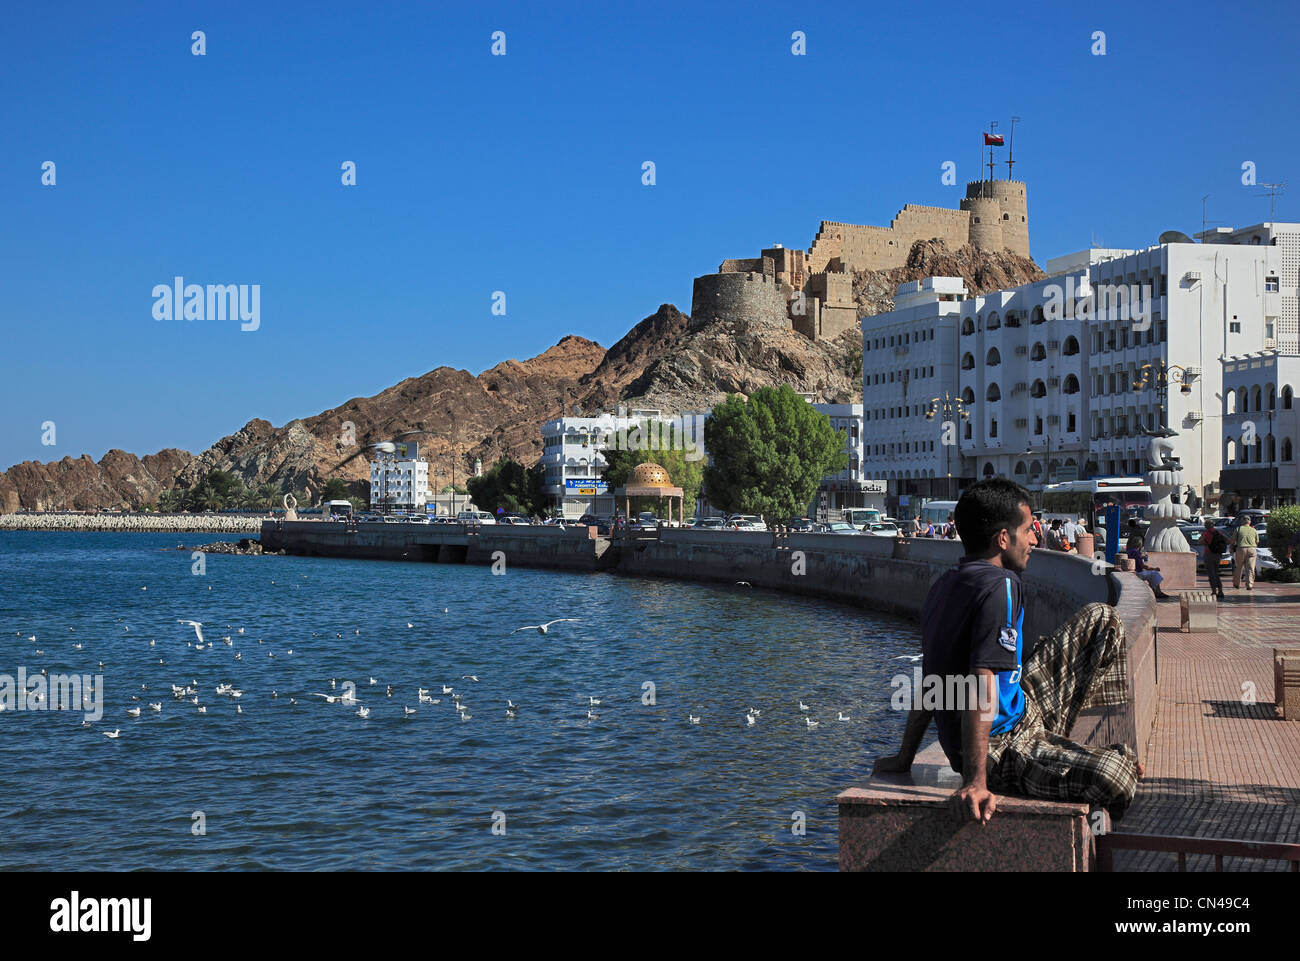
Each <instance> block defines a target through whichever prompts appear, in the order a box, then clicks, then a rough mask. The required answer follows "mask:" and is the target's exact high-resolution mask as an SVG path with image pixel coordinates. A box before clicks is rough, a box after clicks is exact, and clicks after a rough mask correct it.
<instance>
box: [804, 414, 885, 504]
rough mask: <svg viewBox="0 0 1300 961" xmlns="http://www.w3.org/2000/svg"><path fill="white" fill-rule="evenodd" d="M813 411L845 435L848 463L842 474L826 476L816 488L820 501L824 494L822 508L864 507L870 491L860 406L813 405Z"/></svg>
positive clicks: (840, 472) (845, 450)
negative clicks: (824, 417) (827, 418)
mask: <svg viewBox="0 0 1300 961" xmlns="http://www.w3.org/2000/svg"><path fill="white" fill-rule="evenodd" d="M812 406H813V409H814V410H818V411H821V412H822V413H823V414H825V415H826V416H827V417H829V418H830V421H831V427H833V428H834V429H835V430H842V431H844V432H845V435H846V437H845V441H844V453H845V454H847V455H848V458H849V463H848V466H847V467H845V468H844V470H842V471H839V472H837V473H835V474H827V475H826V476H825V477H823V478H822V482H821V484H820V485H819V487H818V495H819V499H821V498H820V495H821V494H825V498H824V501H823V502H824V506H825V507H826V508H827V509H828V510H842V509H843V508H845V507H867V506H868V504H867V500H866V498H867V494H868V491H869V490H871V489H872V485H871V484H870V483H869V478H868V477H867V476H866V475H865V474H864V473H863V467H862V453H863V441H862V405H861V404H813V405H812Z"/></svg>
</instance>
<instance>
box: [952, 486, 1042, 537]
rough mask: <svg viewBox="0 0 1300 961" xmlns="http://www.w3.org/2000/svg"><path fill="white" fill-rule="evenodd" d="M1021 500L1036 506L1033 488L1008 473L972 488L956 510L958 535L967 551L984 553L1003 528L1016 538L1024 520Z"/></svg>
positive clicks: (954, 512) (964, 495)
mask: <svg viewBox="0 0 1300 961" xmlns="http://www.w3.org/2000/svg"><path fill="white" fill-rule="evenodd" d="M1021 504H1024V505H1026V506H1028V507H1033V504H1032V502H1031V501H1030V500H1029V491H1027V490H1025V489H1024V488H1023V487H1021V486H1020V485H1019V484H1017V483H1016V482H1015V481H1013V480H1008V479H1007V478H1005V477H990V478H989V479H988V480H982V481H980V482H979V483H978V484H974V485H972V486H971V487H970V488H968V489H967V491H966V493H964V494H962V495H961V500H959V501H957V507H956V508H955V509H954V510H953V516H954V517H955V518H956V521H957V535H958V536H959V537H960V538H961V544H962V547H964V548H965V549H966V553H967V554H968V555H971V556H983V555H984V554H986V553H987V552H988V550H989V548H990V547H992V546H993V542H994V541H995V540H996V538H997V536H998V533H999V532H1000V531H1002V530H1003V529H1006V530H1007V531H1008V532H1009V533H1010V534H1011V538H1012V540H1014V539H1015V536H1016V535H1015V532H1016V528H1018V527H1019V526H1020V521H1021V513H1020V505H1021Z"/></svg>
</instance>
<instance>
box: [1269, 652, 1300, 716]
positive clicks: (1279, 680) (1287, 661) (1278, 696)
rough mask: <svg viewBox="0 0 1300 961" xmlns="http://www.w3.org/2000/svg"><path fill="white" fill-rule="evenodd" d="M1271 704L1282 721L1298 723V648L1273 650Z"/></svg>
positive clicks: (1299, 697) (1299, 679) (1299, 661)
mask: <svg viewBox="0 0 1300 961" xmlns="http://www.w3.org/2000/svg"><path fill="white" fill-rule="evenodd" d="M1273 702H1274V703H1275V704H1276V705H1277V709H1278V713H1280V714H1281V715H1282V718H1283V720H1287V721H1300V647H1275V648H1273Z"/></svg>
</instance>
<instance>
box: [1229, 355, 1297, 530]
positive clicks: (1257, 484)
mask: <svg viewBox="0 0 1300 961" xmlns="http://www.w3.org/2000/svg"><path fill="white" fill-rule="evenodd" d="M1297 389H1300V356H1296V355H1295V354H1279V352H1278V351H1276V350H1266V351H1260V352H1258V353H1253V354H1246V355H1245V356H1239V357H1227V358H1225V359H1224V361H1223V408H1222V415H1223V438H1222V440H1223V472H1222V473H1221V474H1220V477H1221V478H1222V484H1223V487H1222V490H1223V495H1224V496H1223V498H1222V499H1221V503H1220V508H1221V509H1222V510H1229V509H1231V508H1232V506H1234V505H1235V507H1236V508H1244V507H1270V508H1271V507H1273V506H1274V505H1276V504H1294V503H1296V502H1297V497H1298V496H1300V490H1297V488H1300V469H1298V468H1297V463H1296V446H1297V444H1300V404H1296V402H1295V394H1296V390H1297ZM1229 501H1230V502H1231V503H1227V502H1229Z"/></svg>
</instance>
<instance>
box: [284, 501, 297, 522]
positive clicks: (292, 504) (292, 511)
mask: <svg viewBox="0 0 1300 961" xmlns="http://www.w3.org/2000/svg"><path fill="white" fill-rule="evenodd" d="M284 519H285V520H287V521H296V520H297V519H298V498H296V497H294V496H293V495H292V494H285V495H284Z"/></svg>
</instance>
